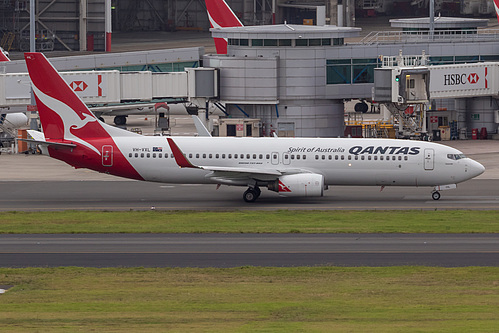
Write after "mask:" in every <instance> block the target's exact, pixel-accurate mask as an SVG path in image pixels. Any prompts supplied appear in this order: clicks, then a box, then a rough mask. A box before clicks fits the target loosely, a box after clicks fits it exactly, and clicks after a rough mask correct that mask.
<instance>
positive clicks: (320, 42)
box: [228, 38, 345, 47]
mask: <svg viewBox="0 0 499 333" xmlns="http://www.w3.org/2000/svg"><path fill="white" fill-rule="evenodd" d="M249 41H250V40H249V39H237V38H229V39H228V44H229V45H235V46H250V42H249ZM344 43H345V41H344V39H343V38H310V39H307V38H298V39H294V40H292V39H251V46H277V47H279V46H287V47H289V46H291V47H293V46H294V47H303V46H332V45H334V46H338V45H343V44H344Z"/></svg>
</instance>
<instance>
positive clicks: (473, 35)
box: [350, 29, 499, 45]
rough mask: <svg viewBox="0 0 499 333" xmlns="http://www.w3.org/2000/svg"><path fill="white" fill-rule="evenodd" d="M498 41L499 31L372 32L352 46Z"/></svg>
mask: <svg viewBox="0 0 499 333" xmlns="http://www.w3.org/2000/svg"><path fill="white" fill-rule="evenodd" d="M497 40H499V29H478V30H445V31H435V32H434V34H433V36H431V35H430V33H429V31H372V32H370V33H369V34H368V35H367V36H365V37H364V38H363V39H362V40H361V41H360V42H358V43H350V44H362V45H373V44H400V43H441V42H449V43H454V42H477V41H497Z"/></svg>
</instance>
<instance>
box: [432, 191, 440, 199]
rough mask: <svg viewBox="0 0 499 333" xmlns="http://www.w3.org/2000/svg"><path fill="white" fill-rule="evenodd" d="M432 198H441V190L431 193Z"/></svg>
mask: <svg viewBox="0 0 499 333" xmlns="http://www.w3.org/2000/svg"><path fill="white" fill-rule="evenodd" d="M431 198H432V199H433V200H438V199H440V192H438V191H435V192H433V193H432V194H431Z"/></svg>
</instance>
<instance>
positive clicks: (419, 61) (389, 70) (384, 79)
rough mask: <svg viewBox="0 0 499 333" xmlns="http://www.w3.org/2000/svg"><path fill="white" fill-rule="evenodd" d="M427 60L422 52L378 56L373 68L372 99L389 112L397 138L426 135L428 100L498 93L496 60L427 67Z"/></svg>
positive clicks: (498, 64)
mask: <svg viewBox="0 0 499 333" xmlns="http://www.w3.org/2000/svg"><path fill="white" fill-rule="evenodd" d="M427 59H428V57H427V56H426V55H425V54H423V55H422V56H402V55H401V54H399V56H397V57H382V63H383V67H381V68H377V69H375V71H374V89H373V101H376V102H378V103H380V105H383V106H384V107H385V108H386V109H387V110H388V111H390V113H391V115H392V116H393V118H394V122H395V123H398V125H399V131H398V134H399V137H405V138H425V137H427V133H426V111H427V110H428V108H429V104H430V99H455V98H476V97H490V96H492V97H497V96H499V63H495V62H484V63H472V64H456V65H438V66H430V65H428V64H427V63H428V61H427ZM495 112H496V118H498V116H499V111H495Z"/></svg>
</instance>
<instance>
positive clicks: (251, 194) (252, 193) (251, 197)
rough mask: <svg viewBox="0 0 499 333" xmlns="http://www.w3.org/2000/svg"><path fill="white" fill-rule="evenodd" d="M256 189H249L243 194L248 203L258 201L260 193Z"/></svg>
mask: <svg viewBox="0 0 499 333" xmlns="http://www.w3.org/2000/svg"><path fill="white" fill-rule="evenodd" d="M258 192H259V191H257V190H256V189H254V188H249V189H247V190H246V191H245V192H244V194H243V199H244V201H246V202H255V200H256V199H258V196H259V194H260V193H258Z"/></svg>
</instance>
